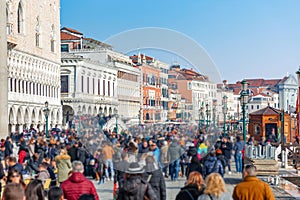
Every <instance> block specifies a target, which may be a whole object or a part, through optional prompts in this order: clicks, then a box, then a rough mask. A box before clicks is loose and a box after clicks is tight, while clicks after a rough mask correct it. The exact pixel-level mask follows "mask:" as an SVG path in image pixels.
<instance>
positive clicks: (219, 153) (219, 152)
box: [216, 149, 227, 173]
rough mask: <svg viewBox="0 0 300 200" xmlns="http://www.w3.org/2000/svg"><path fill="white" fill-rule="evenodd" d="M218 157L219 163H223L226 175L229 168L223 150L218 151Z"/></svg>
mask: <svg viewBox="0 0 300 200" xmlns="http://www.w3.org/2000/svg"><path fill="white" fill-rule="evenodd" d="M216 157H217V159H218V160H219V161H221V163H222V166H223V170H224V173H225V167H226V166H227V160H226V158H225V156H224V155H223V154H222V150H221V149H217V150H216Z"/></svg>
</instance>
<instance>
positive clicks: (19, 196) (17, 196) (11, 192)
mask: <svg viewBox="0 0 300 200" xmlns="http://www.w3.org/2000/svg"><path fill="white" fill-rule="evenodd" d="M2 200H25V192H24V188H23V187H22V186H21V185H19V184H16V183H9V184H7V185H6V186H5V188H4V191H3V196H2Z"/></svg>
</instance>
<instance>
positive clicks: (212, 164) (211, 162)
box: [203, 156, 224, 177]
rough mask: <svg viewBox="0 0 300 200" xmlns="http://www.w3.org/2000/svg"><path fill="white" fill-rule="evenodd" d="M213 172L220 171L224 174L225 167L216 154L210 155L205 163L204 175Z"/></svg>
mask: <svg viewBox="0 0 300 200" xmlns="http://www.w3.org/2000/svg"><path fill="white" fill-rule="evenodd" d="M211 173H219V174H220V175H221V176H222V177H223V176H224V168H223V165H222V163H221V161H220V160H218V159H217V158H216V157H214V156H210V157H209V158H208V159H207V160H206V161H205V163H204V166H203V176H204V177H206V176H208V175H209V174H211Z"/></svg>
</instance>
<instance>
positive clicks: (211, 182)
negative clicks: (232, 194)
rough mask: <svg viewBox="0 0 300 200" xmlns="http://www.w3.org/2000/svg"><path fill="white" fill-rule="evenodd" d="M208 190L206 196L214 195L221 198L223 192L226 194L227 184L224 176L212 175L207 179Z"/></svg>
mask: <svg viewBox="0 0 300 200" xmlns="http://www.w3.org/2000/svg"><path fill="white" fill-rule="evenodd" d="M205 182H206V188H205V190H204V192H203V193H204V194H210V195H214V196H216V197H218V198H219V197H220V196H221V195H222V193H223V192H226V188H225V182H224V180H223V178H222V176H221V175H220V174H218V173H211V174H210V175H208V176H207V177H206V179H205Z"/></svg>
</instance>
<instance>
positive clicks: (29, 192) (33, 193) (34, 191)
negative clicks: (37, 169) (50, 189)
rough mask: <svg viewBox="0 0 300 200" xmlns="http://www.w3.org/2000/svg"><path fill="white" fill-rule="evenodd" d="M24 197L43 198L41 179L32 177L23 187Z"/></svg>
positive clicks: (31, 198) (38, 199) (36, 199)
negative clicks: (24, 187)
mask: <svg viewBox="0 0 300 200" xmlns="http://www.w3.org/2000/svg"><path fill="white" fill-rule="evenodd" d="M25 196H26V199H30V200H45V193H44V187H43V183H42V181H41V180H38V179H34V180H32V181H30V183H29V184H28V185H27V187H26V189H25Z"/></svg>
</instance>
